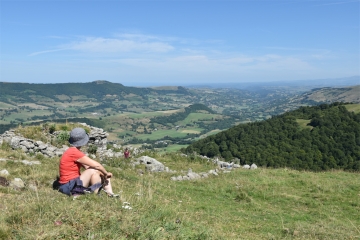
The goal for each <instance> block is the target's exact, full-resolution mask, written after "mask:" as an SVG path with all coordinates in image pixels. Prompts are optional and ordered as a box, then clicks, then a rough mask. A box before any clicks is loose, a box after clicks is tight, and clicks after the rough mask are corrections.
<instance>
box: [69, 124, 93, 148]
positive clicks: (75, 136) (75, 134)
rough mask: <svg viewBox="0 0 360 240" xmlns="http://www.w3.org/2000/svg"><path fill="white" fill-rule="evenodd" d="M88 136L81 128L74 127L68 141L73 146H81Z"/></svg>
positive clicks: (85, 142)
mask: <svg viewBox="0 0 360 240" xmlns="http://www.w3.org/2000/svg"><path fill="white" fill-rule="evenodd" d="M88 141H89V136H88V135H87V133H86V132H85V130H84V129H83V128H74V129H73V130H71V132H70V138H69V143H70V144H71V145H72V146H74V147H81V146H84V145H86V144H87V142H88Z"/></svg>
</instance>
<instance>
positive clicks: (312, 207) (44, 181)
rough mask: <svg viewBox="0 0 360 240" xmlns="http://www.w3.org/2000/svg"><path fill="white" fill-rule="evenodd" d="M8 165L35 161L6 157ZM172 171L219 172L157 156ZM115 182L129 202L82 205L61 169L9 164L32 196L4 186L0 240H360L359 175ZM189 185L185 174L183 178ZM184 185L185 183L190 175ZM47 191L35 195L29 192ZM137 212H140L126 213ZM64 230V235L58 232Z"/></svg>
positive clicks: (118, 175) (274, 172)
mask: <svg viewBox="0 0 360 240" xmlns="http://www.w3.org/2000/svg"><path fill="white" fill-rule="evenodd" d="M0 155H1V156H2V157H3V158H10V157H11V158H13V159H23V158H26V159H29V157H25V156H24V155H22V154H20V153H13V152H9V151H4V150H0ZM154 157H156V159H158V160H159V161H161V162H163V163H165V165H166V166H168V167H170V169H175V170H187V169H188V168H190V167H191V168H192V169H193V170H194V171H196V172H200V171H208V170H209V169H214V168H215V167H214V166H212V165H209V164H206V163H203V164H200V163H190V162H188V161H187V160H186V159H183V158H181V157H179V156H177V155H174V154H172V155H154ZM117 161H118V162H117V163H116V162H114V163H113V164H117V165H118V166H120V167H121V170H120V169H119V168H114V167H113V168H112V167H107V168H108V170H110V171H111V172H113V173H114V179H113V184H114V186H115V187H114V189H115V192H119V191H120V190H122V194H121V198H120V199H111V198H107V197H105V196H103V197H97V196H94V195H88V196H82V197H81V198H79V199H76V200H75V201H74V200H72V198H70V197H67V196H65V195H63V194H61V193H59V192H56V191H53V190H52V189H51V181H52V179H54V177H55V176H56V174H57V164H58V159H42V160H41V162H42V164H41V165H34V166H24V165H22V164H20V163H15V162H11V161H8V162H0V169H7V170H8V171H9V172H10V173H11V175H10V176H9V177H8V178H9V179H13V178H16V177H20V178H22V179H23V180H24V182H25V183H26V184H27V187H26V188H25V190H23V191H14V190H11V189H10V188H5V187H1V186H0V196H1V197H0V209H1V211H2V214H0V239H64V238H65V239H92V238H93V239H356V238H359V237H360V231H359V230H360V219H359V216H358V213H359V212H360V201H359V194H360V187H359V186H360V178H359V174H358V173H348V172H342V171H331V172H323V173H312V172H299V171H293V170H289V169H257V170H253V171H250V170H244V169H239V170H236V171H233V172H231V173H229V174H221V175H220V176H218V177H210V178H208V179H202V180H198V181H183V182H174V181H169V178H170V177H171V176H172V174H167V173H158V174H148V173H145V174H144V175H143V176H140V175H138V174H137V170H135V169H131V168H129V167H127V165H125V164H123V161H124V160H123V159H119V160H117ZM176 175H180V173H178V174H176ZM181 175H184V173H183V174H181ZM31 183H32V184H36V185H37V186H38V190H37V191H33V190H30V188H29V185H30V184H31ZM124 201H127V202H130V203H131V206H132V207H133V209H132V210H125V209H123V208H122V202H124ZM56 221H60V222H61V224H60V225H56V224H55V222H56Z"/></svg>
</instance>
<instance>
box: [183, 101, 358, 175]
mask: <svg viewBox="0 0 360 240" xmlns="http://www.w3.org/2000/svg"><path fill="white" fill-rule="evenodd" d="M194 151H195V152H197V153H199V154H201V155H206V156H208V157H214V156H222V157H223V158H225V159H227V160H231V159H233V158H239V159H240V161H241V163H242V164H245V163H247V164H251V163H253V162H254V163H256V164H258V165H260V166H266V167H291V168H295V169H305V170H313V171H321V170H328V169H345V170H357V171H359V170H360V113H357V114H355V113H354V112H350V111H348V110H347V109H346V107H345V105H343V104H341V103H333V104H331V105H327V104H322V105H319V106H315V107H301V108H299V109H297V110H295V111H291V112H287V113H285V114H282V115H279V116H275V117H272V118H271V119H269V120H266V121H261V122H253V123H249V124H242V125H238V126H235V127H232V128H230V129H228V130H226V131H223V132H221V133H218V134H216V135H212V136H209V137H207V138H205V139H202V140H199V141H197V142H195V143H193V144H191V145H190V146H188V147H187V148H186V149H184V152H187V153H192V152H194Z"/></svg>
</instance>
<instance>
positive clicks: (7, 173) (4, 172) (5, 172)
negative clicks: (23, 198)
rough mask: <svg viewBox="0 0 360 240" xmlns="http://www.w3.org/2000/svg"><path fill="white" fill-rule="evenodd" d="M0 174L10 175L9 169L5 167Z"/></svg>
mask: <svg viewBox="0 0 360 240" xmlns="http://www.w3.org/2000/svg"><path fill="white" fill-rule="evenodd" d="M0 175H3V176H7V175H9V172H8V170H6V169H3V170H1V171H0Z"/></svg>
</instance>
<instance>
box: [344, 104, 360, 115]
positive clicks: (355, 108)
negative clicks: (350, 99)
mask: <svg viewBox="0 0 360 240" xmlns="http://www.w3.org/2000/svg"><path fill="white" fill-rule="evenodd" d="M345 107H346V109H347V110H348V111H350V112H355V113H359V112H360V104H348V105H345Z"/></svg>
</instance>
